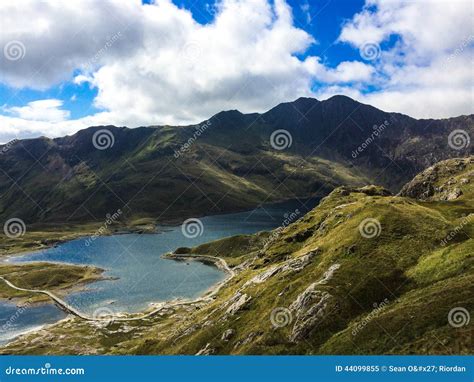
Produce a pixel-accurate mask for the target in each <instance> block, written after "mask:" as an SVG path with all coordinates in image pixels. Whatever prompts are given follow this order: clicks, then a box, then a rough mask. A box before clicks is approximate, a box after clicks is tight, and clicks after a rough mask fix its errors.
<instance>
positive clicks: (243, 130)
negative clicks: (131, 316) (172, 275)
mask: <svg viewBox="0 0 474 382" xmlns="http://www.w3.org/2000/svg"><path fill="white" fill-rule="evenodd" d="M278 130H285V131H284V132H283V133H281V132H279V134H277V135H276V139H275V140H274V142H273V143H274V144H273V146H272V144H271V143H272V142H271V137H272V134H273V133H274V132H276V131H277V132H278ZM454 130H463V131H464V132H465V133H466V134H468V135H469V136H474V116H473V115H470V116H460V117H456V118H450V119H443V120H416V119H413V118H410V117H408V116H406V115H402V114H398V113H387V112H384V111H381V110H379V109H376V108H374V107H372V106H369V105H364V104H361V103H358V102H356V101H354V100H352V99H350V98H348V97H344V96H335V97H332V98H330V99H328V100H325V101H318V100H316V99H312V98H300V99H298V100H296V101H294V102H289V103H282V104H280V105H278V106H276V107H274V108H273V109H271V110H269V111H268V112H266V113H262V114H256V113H254V114H242V113H240V112H239V111H237V110H231V111H225V112H221V113H219V114H216V115H215V116H213V117H211V118H210V119H209V120H208V121H204V122H203V123H201V124H198V125H193V126H182V127H176V126H150V127H140V128H135V129H128V128H125V127H115V126H96V127H90V128H88V129H85V130H82V131H79V132H78V133H76V134H74V135H72V136H66V137H63V138H56V139H49V138H45V137H41V138H37V139H28V140H19V141H14V142H11V143H9V144H7V145H4V146H2V147H0V170H1V171H0V195H1V198H0V216H1V217H2V219H4V220H6V219H8V218H11V217H16V218H21V219H23V220H24V221H25V222H26V223H27V224H28V223H38V222H39V223H64V222H80V223H83V222H91V221H103V220H104V216H105V215H106V214H113V213H114V212H115V211H117V210H118V209H121V210H122V211H123V212H124V214H123V217H122V218H123V219H124V220H127V221H129V222H131V221H133V220H136V219H141V218H152V219H157V220H159V221H170V220H178V219H183V218H186V217H190V216H201V215H204V214H214V213H221V212H229V211H235V210H242V209H246V208H250V207H254V206H255V205H257V204H259V203H262V202H273V201H279V200H284V199H292V198H296V197H306V196H314V195H327V194H328V193H329V192H331V190H333V189H334V188H335V187H337V186H340V185H349V186H361V185H364V184H367V183H376V184H381V185H383V186H385V187H386V188H388V189H390V190H391V191H393V192H396V191H399V189H400V187H401V186H402V185H403V184H404V183H405V182H407V181H408V180H410V179H411V178H412V177H413V176H414V175H415V174H416V173H418V172H419V171H421V170H423V169H424V168H426V167H428V166H430V165H432V164H433V163H435V162H437V161H439V160H442V159H446V158H450V157H455V156H466V155H469V154H472V152H473V148H472V145H471V146H469V145H465V147H464V146H461V150H456V149H453V148H452V147H451V146H450V145H449V144H448V137H449V135H450V133H452V132H453V131H454ZM94 142H95V143H96V145H94ZM290 143H291V145H290ZM101 145H102V146H101ZM278 145H280V146H278ZM282 145H283V146H282ZM96 146H98V147H99V148H102V149H98V148H97V147H96ZM286 146H288V147H286ZM275 147H277V149H275ZM104 148H105V149H104ZM281 148H284V149H281ZM280 149H281V150H280Z"/></svg>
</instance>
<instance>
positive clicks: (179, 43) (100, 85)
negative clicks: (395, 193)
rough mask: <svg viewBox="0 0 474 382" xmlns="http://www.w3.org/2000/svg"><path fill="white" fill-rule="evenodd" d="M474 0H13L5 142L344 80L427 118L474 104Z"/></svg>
mask: <svg viewBox="0 0 474 382" xmlns="http://www.w3.org/2000/svg"><path fill="white" fill-rule="evenodd" d="M473 4H474V3H473V2H471V1H470V0H469V1H462V0H449V1H448V0H446V1H437V0H431V1H430V0H420V1H395V0H365V1H364V0H352V1H350V0H339V1H338V0H302V1H297V0H217V1H214V0H191V1H187V0H154V1H152V0H148V1H140V0H104V1H99V0H69V1H67V2H59V1H55V0H49V1H48V0H23V1H11V2H7V1H3V2H0V48H1V49H2V51H0V142H2V143H5V142H8V141H10V140H12V139H21V138H32V137H38V136H47V137H58V136H63V135H70V134H74V133H75V132H77V131H78V130H80V129H83V128H86V127H88V126H93V125H117V126H128V127H138V126H148V125H165V124H169V125H186V124H194V123H199V122H201V121H203V120H205V119H207V118H209V117H210V116H212V115H214V114H216V113H218V112H219V111H221V110H229V109H238V110H240V111H241V112H247V113H248V112H264V111H266V110H269V109H270V108H272V107H273V106H275V105H277V104H278V103H281V102H287V101H292V100H295V99H297V98H299V97H302V96H306V97H315V98H317V99H320V100H324V99H327V98H329V97H331V96H333V95H335V94H345V95H348V96H350V97H352V98H354V99H356V100H358V101H360V102H364V103H368V104H371V105H373V106H376V107H378V108H381V109H383V110H386V111H394V112H401V113H405V114H408V115H410V116H412V117H415V118H448V117H454V116H459V115H463V114H472V113H474V106H473V105H474V93H473V89H474V88H473V85H474V80H473V79H474V65H473V63H474V62H473V59H474V56H473V52H474V5H473Z"/></svg>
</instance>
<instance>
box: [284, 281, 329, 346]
mask: <svg viewBox="0 0 474 382" xmlns="http://www.w3.org/2000/svg"><path fill="white" fill-rule="evenodd" d="M316 286H317V284H316V283H314V284H311V285H310V286H309V287H308V288H307V289H306V290H305V291H304V292H303V293H302V294H300V295H299V296H298V298H297V299H296V300H295V301H294V302H293V303H292V304H291V305H290V310H291V311H294V312H295V314H296V321H295V324H294V326H293V329H292V331H291V334H290V336H289V340H290V342H299V341H301V340H302V339H304V338H305V337H306V336H307V335H308V334H309V332H310V331H311V330H313V328H314V327H315V326H316V325H317V323H318V322H319V321H321V320H322V319H323V318H324V317H325V316H326V315H327V313H328V312H330V311H332V308H333V307H334V298H333V296H332V295H330V294H329V293H327V292H322V291H320V290H317V289H315V288H316Z"/></svg>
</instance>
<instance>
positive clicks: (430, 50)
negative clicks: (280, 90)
mask: <svg viewBox="0 0 474 382" xmlns="http://www.w3.org/2000/svg"><path fill="white" fill-rule="evenodd" d="M390 38H394V40H395V41H396V42H395V43H393V44H392V45H390V44H389V41H390ZM339 41H340V42H344V43H348V44H351V45H352V46H354V47H355V48H357V49H361V50H363V48H364V46H367V44H375V46H377V47H378V52H377V54H378V57H375V60H374V62H373V65H374V68H375V69H376V70H377V73H378V76H377V82H376V83H375V85H377V87H378V89H379V90H378V91H375V92H371V93H367V94H361V93H359V94H355V95H354V96H355V97H356V98H358V99H360V100H363V101H365V102H368V103H371V104H373V105H374V106H377V107H380V108H383V109H385V110H389V111H399V112H403V113H406V114H409V115H412V116H415V117H420V118H443V117H450V116H456V115H460V114H470V113H472V112H473V105H474V93H473V85H474V80H473V79H474V71H473V70H474V69H473V53H474V8H473V7H472V3H471V2H470V1H467V2H466V1H451V2H446V1H436V0H433V1H417V2H408V1H393V0H390V1H382V0H369V1H367V4H366V6H365V8H364V9H363V10H362V12H360V13H358V14H356V15H355V16H354V17H353V18H352V20H350V21H348V22H347V23H346V24H345V25H344V27H343V29H342V31H341V34H340V37H339ZM387 45H388V46H387ZM384 46H385V48H383V47H384ZM351 90H353V89H344V88H343V89H342V92H351Z"/></svg>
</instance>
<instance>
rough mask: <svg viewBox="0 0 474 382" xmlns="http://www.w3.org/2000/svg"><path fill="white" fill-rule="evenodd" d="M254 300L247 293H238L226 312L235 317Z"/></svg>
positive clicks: (231, 300)
mask: <svg viewBox="0 0 474 382" xmlns="http://www.w3.org/2000/svg"><path fill="white" fill-rule="evenodd" d="M251 299H252V297H250V296H249V295H247V294H246V293H241V292H237V293H236V294H235V295H234V296H233V297H232V298H231V299H230V301H229V305H230V306H229V307H228V308H227V310H226V314H228V315H234V314H235V313H237V312H238V311H240V310H242V309H243V308H244V307H245V306H246V305H247V303H248V302H249V301H250V300H251Z"/></svg>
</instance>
